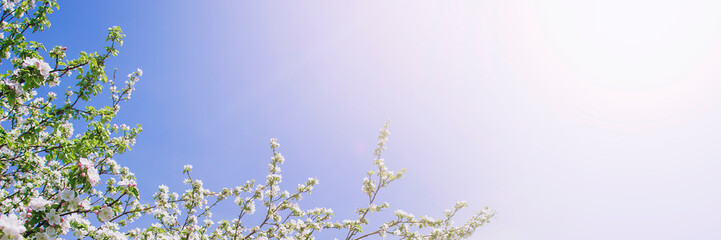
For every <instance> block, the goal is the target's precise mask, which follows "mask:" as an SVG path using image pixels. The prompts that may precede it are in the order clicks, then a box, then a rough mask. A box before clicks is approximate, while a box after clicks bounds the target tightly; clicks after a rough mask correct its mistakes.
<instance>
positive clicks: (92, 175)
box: [87, 167, 100, 186]
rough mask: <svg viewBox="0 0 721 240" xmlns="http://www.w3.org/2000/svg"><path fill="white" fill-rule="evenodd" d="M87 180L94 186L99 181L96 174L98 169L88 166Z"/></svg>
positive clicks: (98, 176)
mask: <svg viewBox="0 0 721 240" xmlns="http://www.w3.org/2000/svg"><path fill="white" fill-rule="evenodd" d="M87 174H88V182H90V185H91V186H95V185H96V184H98V183H99V182H100V175H98V170H97V169H95V168H94V167H89V168H88V173H87Z"/></svg>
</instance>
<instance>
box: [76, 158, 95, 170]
mask: <svg viewBox="0 0 721 240" xmlns="http://www.w3.org/2000/svg"><path fill="white" fill-rule="evenodd" d="M79 162H80V166H82V167H86V168H91V167H95V163H94V162H93V161H91V160H89V159H87V158H80V160H79Z"/></svg>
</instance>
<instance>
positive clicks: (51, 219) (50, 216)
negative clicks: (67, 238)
mask: <svg viewBox="0 0 721 240" xmlns="http://www.w3.org/2000/svg"><path fill="white" fill-rule="evenodd" d="M45 218H46V219H47V220H48V223H49V224H50V226H56V225H60V223H61V222H62V221H63V219H62V218H61V217H60V215H59V214H57V213H56V211H55V209H50V211H48V213H46V214H45Z"/></svg>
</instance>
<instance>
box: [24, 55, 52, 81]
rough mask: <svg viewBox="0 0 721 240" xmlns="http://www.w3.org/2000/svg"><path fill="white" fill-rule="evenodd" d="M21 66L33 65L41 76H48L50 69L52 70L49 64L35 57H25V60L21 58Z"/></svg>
mask: <svg viewBox="0 0 721 240" xmlns="http://www.w3.org/2000/svg"><path fill="white" fill-rule="evenodd" d="M22 66H23V67H28V66H35V67H36V68H37V69H38V71H40V75H43V78H47V77H48V76H50V71H51V70H52V68H50V64H48V63H46V62H45V61H43V60H40V59H37V58H26V59H25V60H23V64H22Z"/></svg>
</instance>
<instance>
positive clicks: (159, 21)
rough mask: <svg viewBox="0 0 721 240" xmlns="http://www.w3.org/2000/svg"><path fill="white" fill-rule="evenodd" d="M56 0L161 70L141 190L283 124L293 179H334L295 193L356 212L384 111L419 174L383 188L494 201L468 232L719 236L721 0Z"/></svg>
mask: <svg viewBox="0 0 721 240" xmlns="http://www.w3.org/2000/svg"><path fill="white" fill-rule="evenodd" d="M60 4H61V9H60V10H59V11H57V12H56V13H54V14H53V15H51V17H50V20H51V21H52V23H53V25H52V27H51V28H50V29H49V30H48V31H46V32H43V33H41V34H37V35H36V36H35V37H36V38H37V39H38V40H43V41H45V42H47V44H46V46H53V45H54V44H62V45H64V46H67V47H68V53H73V52H74V53H77V52H78V51H80V50H85V51H100V50H102V46H103V44H104V39H105V33H106V30H107V28H108V27H110V26H114V25H118V26H121V27H122V28H123V31H124V32H125V33H126V34H127V38H126V39H125V41H126V44H125V45H124V46H123V47H122V48H120V55H119V57H117V58H114V59H113V60H111V62H110V63H109V67H110V68H113V67H117V68H118V72H119V73H124V74H125V73H129V72H132V71H134V70H135V69H136V68H142V69H143V70H144V72H145V75H144V76H143V78H142V79H141V81H140V82H139V83H138V85H137V91H136V92H134V93H133V99H132V100H131V101H130V102H128V103H127V104H125V105H123V106H122V109H121V111H120V113H119V117H118V118H117V119H118V120H119V121H120V122H124V123H129V124H136V123H139V124H142V125H143V128H144V132H143V133H142V134H141V135H140V136H139V137H138V139H137V144H136V146H135V148H134V150H133V151H131V152H129V153H127V154H124V155H123V156H121V157H119V158H118V160H119V162H120V163H122V164H125V165H127V166H129V167H130V168H131V169H132V170H133V171H134V172H135V173H136V175H137V177H138V179H139V185H140V187H141V190H143V191H144V194H145V195H144V197H145V199H147V200H150V196H151V195H150V194H151V193H152V191H153V190H154V189H155V188H156V187H157V186H158V185H160V184H166V185H168V186H170V187H171V190H175V191H181V189H182V188H181V187H182V176H181V174H180V172H181V171H182V166H183V165H184V164H188V163H189V164H193V165H194V166H195V170H194V174H195V177H198V178H201V179H204V181H205V183H206V185H207V186H209V187H210V188H214V189H217V188H219V187H222V186H229V185H234V184H240V183H242V182H245V180H249V179H262V178H263V177H264V176H265V171H266V169H267V166H266V165H267V162H268V160H269V158H270V156H271V152H270V150H269V148H268V139H270V138H278V139H279V142H280V144H281V148H280V151H281V152H282V153H283V155H284V156H285V157H286V159H287V161H286V164H285V165H284V168H283V169H284V171H283V175H284V183H285V184H286V185H285V186H288V187H294V186H295V184H297V183H300V182H302V181H303V180H305V179H306V178H307V177H311V176H315V177H318V179H319V180H320V185H318V186H317V187H316V189H315V191H314V193H313V195H311V197H310V198H308V199H306V200H305V201H306V204H305V205H301V207H304V208H311V207H315V206H327V207H331V208H333V209H334V210H335V212H336V216H338V217H339V219H340V218H343V217H351V216H353V212H352V211H353V209H354V208H356V207H359V206H363V200H364V197H363V193H362V192H361V188H360V184H361V179H362V177H363V176H364V173H365V172H366V171H367V170H370V169H371V167H372V166H373V165H372V155H371V153H372V150H373V148H374V145H375V143H376V140H375V138H376V136H377V132H378V130H379V129H380V127H382V125H383V123H384V122H385V121H386V120H388V119H390V120H391V122H392V124H391V137H390V138H391V140H390V142H389V146H388V147H389V149H388V151H387V152H386V154H385V159H386V162H387V164H388V166H389V167H390V168H391V169H400V168H403V167H404V168H407V170H408V173H407V174H406V177H404V178H403V179H402V180H400V181H398V182H397V183H395V184H394V185H392V186H391V187H390V189H388V190H389V191H386V192H383V193H382V195H381V200H384V201H387V202H389V203H390V204H391V209H397V208H401V209H404V210H406V211H408V212H412V213H415V214H416V215H425V214H428V215H430V216H440V215H441V214H442V210H443V209H446V208H449V207H451V206H452V205H453V203H454V202H455V201H457V200H467V201H468V202H469V204H470V209H469V210H474V209H481V208H482V207H483V206H486V205H488V206H490V207H491V208H492V209H494V210H496V211H497V212H498V215H497V218H498V219H497V220H496V221H494V222H493V223H491V224H489V225H487V226H484V227H482V228H480V229H479V230H478V231H477V232H476V234H475V235H474V237H473V238H472V239H498V240H501V239H548V240H551V239H552V240H565V239H568V240H571V239H719V238H721V228H719V227H718V222H719V221H718V216H719V215H720V214H721V205H720V204H719V202H721V188H719V185H720V183H721V175H719V174H718V173H719V171H720V170H721V161H719V159H720V157H721V151H720V150H718V149H719V148H718V146H717V143H719V142H721V81H719V79H721V68H719V67H718V66H720V65H721V49H720V48H719V44H720V43H721V41H720V40H721V26H720V25H721V15H719V14H718V9H720V8H721V3H713V2H712V1H641V0H626V1H618V0H606V1H578V0H575V1H570V0H568V1H563V0H548V1H453V2H442V1H437V2H436V1H393V2H388V1H362V2H356V3H346V2H343V3H341V2H336V1H304V2H302V3H289V2H283V3H281V4H273V3H270V2H267V1H264V2H258V1H247V2H245V1H217V2H216V1H213V2H212V3H211V2H204V3H202V4H200V3H199V2H198V1H89V0H78V1H62V2H60ZM124 74H121V76H122V75H124ZM470 212H471V211H468V212H467V213H470ZM215 216H216V219H218V217H222V216H226V215H224V213H222V212H217V213H216V214H215ZM227 216H232V214H231V213H228V214H227ZM463 216H466V217H467V216H468V215H463Z"/></svg>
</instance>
